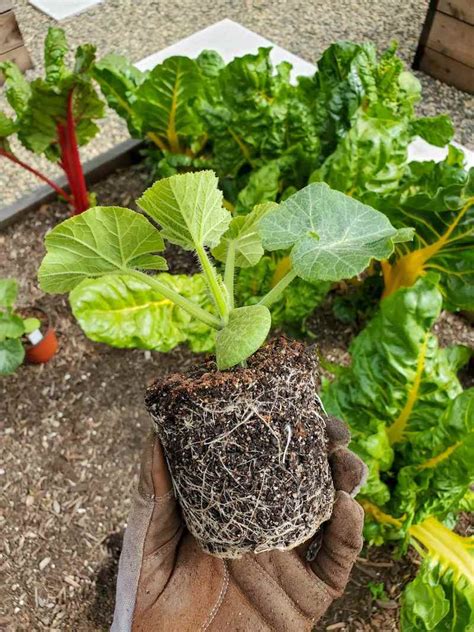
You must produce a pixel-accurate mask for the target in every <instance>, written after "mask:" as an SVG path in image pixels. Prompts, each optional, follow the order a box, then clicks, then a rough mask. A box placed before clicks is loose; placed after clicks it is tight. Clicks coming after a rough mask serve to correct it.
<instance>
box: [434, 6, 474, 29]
mask: <svg viewBox="0 0 474 632" xmlns="http://www.w3.org/2000/svg"><path fill="white" fill-rule="evenodd" d="M438 11H442V12H443V13H447V14H448V15H452V16H453V17H454V18H457V19H458V20H461V21H462V22H467V23H468V24H473V25H474V2H473V0H439V2H438Z"/></svg>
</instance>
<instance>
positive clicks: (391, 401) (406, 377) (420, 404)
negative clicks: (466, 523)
mask: <svg viewBox="0 0 474 632" xmlns="http://www.w3.org/2000/svg"><path fill="white" fill-rule="evenodd" d="M438 278H439V277H437V276H436V275H433V274H432V273H431V274H428V275H426V276H425V277H423V278H421V279H419V280H418V281H417V282H416V283H415V285H413V286H412V287H410V288H403V289H400V290H398V291H397V292H396V293H394V294H393V295H392V296H389V297H388V298H386V299H384V300H383V301H382V302H381V305H380V310H379V312H378V313H377V314H376V315H375V316H374V318H373V319H372V320H371V321H370V322H369V324H368V325H367V327H366V328H365V329H364V330H363V331H362V333H360V334H359V335H358V336H357V337H356V338H355V339H354V340H353V342H352V343H351V346H350V353H351V356H352V364H351V366H350V367H341V368H340V370H339V371H338V374H337V377H336V379H335V380H334V381H333V382H332V383H331V384H328V385H326V387H325V390H324V393H323V401H324V405H325V406H326V409H327V410H328V412H330V413H331V414H333V415H336V416H338V417H340V418H341V419H344V420H345V421H346V422H347V423H348V424H349V426H350V428H351V432H352V437H353V441H352V448H353V449H354V450H355V451H356V452H358V453H359V454H360V455H361V456H362V458H364V460H365V461H366V462H367V464H368V465H369V468H370V471H371V478H370V479H369V480H370V481H371V483H372V485H371V487H369V486H368V487H367V488H364V489H363V490H362V492H361V493H362V495H363V496H364V497H365V498H367V499H368V500H369V501H370V502H373V503H375V504H376V505H377V506H378V507H379V508H380V509H381V510H382V511H383V512H385V513H387V514H389V515H391V516H400V515H402V514H404V517H405V521H404V522H403V523H402V522H401V521H400V523H399V525H398V526H395V524H393V523H392V525H391V537H402V536H403V534H404V533H406V529H407V527H408V526H409V525H410V523H411V522H412V521H413V520H418V519H423V517H424V516H426V515H429V514H430V512H431V511H436V512H437V513H436V515H438V516H440V517H441V518H444V516H446V515H447V514H448V513H449V512H450V511H452V510H453V508H455V506H456V504H457V502H458V501H459V498H460V497H462V493H463V492H462V488H463V486H464V493H465V491H466V489H467V487H468V483H466V475H467V474H468V472H469V467H470V466H468V465H467V464H464V465H462V458H461V457H462V455H463V454H464V452H463V451H464V450H466V449H467V447H466V448H463V449H462V450H461V445H466V446H469V445H471V441H472V438H470V439H468V437H469V436H470V430H469V429H468V424H467V421H466V422H464V421H463V420H465V419H467V418H466V416H465V414H463V413H461V410H462V409H461V408H460V404H461V402H462V401H465V400H464V398H465V397H466V396H465V395H459V394H460V393H461V391H462V389H461V385H460V383H459V380H458V379H457V376H456V372H457V370H458V369H459V363H460V358H459V354H458V353H456V354H454V353H453V352H452V351H446V350H444V349H440V348H439V345H438V341H437V339H436V336H434V334H432V333H431V331H430V330H431V328H432V326H433V324H434V323H435V322H436V320H437V318H438V316H439V313H440V311H441V306H442V295H441V293H440V291H439V289H438V285H437V283H438ZM458 396H459V397H461V400H459V401H458V400H457V399H455V398H456V397H458ZM467 397H468V398H470V396H467ZM454 402H456V403H454ZM451 406H453V408H451ZM463 409H464V408H463ZM446 411H450V412H446ZM465 423H466V425H465ZM471 423H472V421H471ZM458 441H461V444H459V446H457V448H459V449H460V451H459V452H458V454H457V455H456V451H452V454H451V452H449V453H446V457H448V456H451V458H453V459H454V460H453V461H452V463H453V470H452V472H451V474H450V475H449V473H448V471H445V470H444V466H443V468H441V460H440V461H439V465H440V479H437V476H436V474H435V468H434V469H432V468H428V467H424V464H426V463H427V462H429V461H430V459H433V458H435V457H437V456H439V455H440V454H441V453H443V452H444V451H445V450H447V449H448V448H450V446H452V445H453V444H455V443H457V442H458ZM465 442H467V443H465ZM375 447H376V450H375V451H374V448H375ZM457 448H456V449H457ZM471 449H472V448H471ZM384 454H386V455H387V457H388V456H389V457H390V458H385V457H384ZM458 457H459V459H460V461H459V467H458V466H456V468H454V462H455V461H458V460H459V459H458ZM448 463H449V461H446V465H448ZM422 466H423V467H422ZM406 467H412V468H414V469H412V470H410V471H408V470H404V468H406ZM420 468H421V469H420ZM448 469H449V468H448ZM404 472H405V473H404ZM414 472H416V476H415V474H414ZM381 473H383V475H382V474H381ZM410 474H411V475H410ZM449 476H452V478H451V483H454V481H455V479H457V483H456V485H454V484H453V486H452V488H451V486H450V484H451V483H449V484H448V481H449ZM437 481H438V482H437ZM443 481H444V482H443ZM430 485H433V487H432V488H431V492H432V494H431V493H430V491H428V490H429V489H430ZM382 491H383V493H382ZM425 491H426V493H425ZM383 527H384V525H383V523H380V528H377V533H378V535H380V533H381V532H383V531H382V529H383ZM376 537H378V536H376V534H375V532H372V536H371V539H372V540H374V539H376Z"/></svg>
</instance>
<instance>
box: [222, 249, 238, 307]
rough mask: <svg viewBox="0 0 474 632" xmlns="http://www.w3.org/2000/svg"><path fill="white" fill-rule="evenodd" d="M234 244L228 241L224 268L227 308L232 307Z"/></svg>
mask: <svg viewBox="0 0 474 632" xmlns="http://www.w3.org/2000/svg"><path fill="white" fill-rule="evenodd" d="M234 275H235V244H234V242H233V241H232V240H230V241H229V249H228V250H227V257H226V262H225V269H224V285H225V287H226V289H227V294H228V295H229V309H234Z"/></svg>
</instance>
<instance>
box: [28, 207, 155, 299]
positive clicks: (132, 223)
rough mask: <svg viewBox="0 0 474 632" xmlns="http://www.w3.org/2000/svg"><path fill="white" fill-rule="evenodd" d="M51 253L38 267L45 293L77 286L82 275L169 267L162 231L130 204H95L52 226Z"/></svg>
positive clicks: (85, 276) (97, 275) (49, 237)
mask: <svg viewBox="0 0 474 632" xmlns="http://www.w3.org/2000/svg"><path fill="white" fill-rule="evenodd" d="M45 245H46V250H47V254H46V256H45V258H44V259H43V262H42V264H41V266H40V269H39V273H38V276H39V280H40V285H41V287H42V289H43V290H44V291H45V292H51V293H61V292H69V291H70V290H72V289H74V288H75V287H76V285H78V284H79V283H80V282H81V281H82V280H84V279H90V278H94V277H100V276H102V275H104V274H108V273H117V272H121V273H127V272H129V271H130V270H133V269H141V270H165V269H166V262H165V260H164V259H163V257H159V256H157V255H155V254H154V253H156V252H159V251H161V250H163V248H164V242H163V239H162V237H161V235H160V233H159V232H158V231H157V230H156V228H154V226H152V224H150V222H149V221H148V220H147V219H146V218H145V217H143V216H142V215H139V214H138V213H135V212H134V211H131V210H129V209H126V208H120V207H115V206H111V207H100V206H98V207H95V208H92V209H89V210H88V211H86V212H84V213H81V214H80V215H77V216H75V217H71V218H70V219H67V220H66V221H64V222H62V223H61V224H59V225H58V226H56V227H55V228H53V229H52V230H51V231H50V232H49V233H48V234H47V235H46V238H45Z"/></svg>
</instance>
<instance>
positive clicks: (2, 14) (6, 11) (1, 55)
mask: <svg viewBox="0 0 474 632" xmlns="http://www.w3.org/2000/svg"><path fill="white" fill-rule="evenodd" d="M7 60H9V61H14V62H15V63H16V64H18V66H19V67H20V68H21V70H23V71H25V70H27V69H28V68H32V63H31V58H30V55H29V53H28V51H27V50H26V47H25V45H24V43H23V38H22V36H21V32H20V29H19V27H18V23H17V21H16V18H15V14H14V12H13V9H12V5H11V2H10V1H9V0H0V61H7ZM2 83H3V77H2V75H1V74H0V85H1V84H2Z"/></svg>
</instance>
